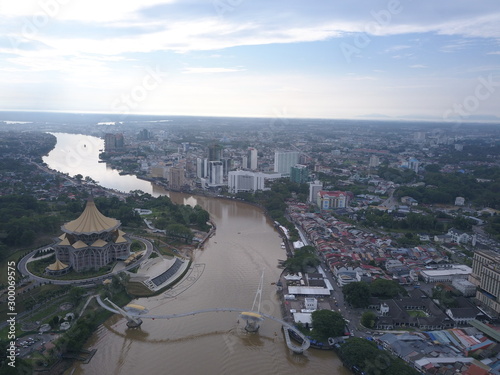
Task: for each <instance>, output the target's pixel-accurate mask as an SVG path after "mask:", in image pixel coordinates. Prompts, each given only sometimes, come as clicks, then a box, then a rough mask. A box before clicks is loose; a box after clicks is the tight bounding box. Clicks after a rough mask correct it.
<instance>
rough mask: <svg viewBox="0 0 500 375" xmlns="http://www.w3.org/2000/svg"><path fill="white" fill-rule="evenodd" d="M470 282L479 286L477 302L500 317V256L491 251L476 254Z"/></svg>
mask: <svg viewBox="0 0 500 375" xmlns="http://www.w3.org/2000/svg"><path fill="white" fill-rule="evenodd" d="M469 281H470V282H471V283H472V284H474V285H476V286H477V291H476V300H477V301H478V302H479V304H480V306H482V307H483V308H485V309H486V311H487V312H489V313H491V315H493V316H494V317H498V316H499V315H500V254H498V253H496V252H494V251H491V250H481V251H476V252H474V258H473V260H472V274H471V275H470V276H469Z"/></svg>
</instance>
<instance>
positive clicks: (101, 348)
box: [44, 133, 349, 375]
mask: <svg viewBox="0 0 500 375" xmlns="http://www.w3.org/2000/svg"><path fill="white" fill-rule="evenodd" d="M54 135H55V136H56V137H57V145H56V147H55V149H54V150H52V151H51V152H50V154H49V155H48V156H47V157H45V158H44V162H45V163H46V164H47V165H48V166H49V167H50V168H52V169H56V170H59V171H61V172H63V173H69V174H70V175H71V176H73V175H75V174H78V173H79V174H81V175H82V176H84V177H85V176H89V177H91V178H93V179H94V180H96V181H98V182H99V184H100V185H102V186H105V187H108V188H114V189H117V190H121V191H130V190H136V189H140V190H143V191H144V192H148V193H150V194H153V195H155V196H158V195H162V194H163V195H168V196H170V198H171V199H172V201H174V202H176V203H182V204H190V205H194V204H200V205H201V206H202V207H203V208H205V209H206V210H207V211H208V212H209V213H210V216H211V218H212V220H213V221H214V222H215V224H216V226H217V232H216V234H215V236H213V237H212V238H211V239H210V240H209V241H208V242H207V243H206V245H205V247H204V249H203V250H199V251H198V252H196V253H195V254H194V259H193V264H195V265H196V267H195V270H194V271H193V273H192V274H191V275H188V276H187V278H188V279H189V280H186V283H185V284H180V285H179V286H178V287H174V289H173V290H171V291H170V292H168V293H166V294H162V295H159V296H156V297H152V298H141V299H138V300H136V301H134V303H138V304H141V305H143V306H145V307H146V308H148V309H149V310H150V313H151V314H155V315H160V314H174V313H183V312H188V311H194V310H200V309H205V308H214V307H227V308H242V309H250V308H251V307H252V303H253V300H254V297H255V292H256V290H257V288H258V284H259V281H260V275H261V273H262V272H264V288H263V292H262V304H261V311H262V312H265V313H267V314H271V315H273V316H276V317H281V312H280V304H279V301H278V299H277V296H276V286H275V285H273V283H274V282H276V281H277V280H278V277H279V275H280V272H281V270H280V269H278V268H277V267H276V266H277V264H278V259H285V258H286V254H285V252H284V250H283V249H281V247H280V243H281V239H280V237H279V235H278V233H277V232H276V231H275V229H274V228H273V226H272V222H270V221H269V220H268V219H267V218H266V217H265V216H264V215H263V213H262V211H261V210H260V209H258V208H256V207H253V206H251V205H247V204H244V203H241V202H235V201H231V200H224V199H217V198H207V197H199V196H192V195H187V194H180V193H173V192H167V191H165V190H163V189H162V188H161V187H158V186H154V185H152V184H150V183H148V182H145V181H142V180H139V179H137V178H136V177H134V176H120V175H119V174H118V172H117V171H114V170H112V169H109V168H107V167H106V165H105V163H98V154H99V150H100V149H102V148H103V141H102V140H100V139H99V138H95V137H89V136H83V135H74V134H62V133H55V134H54ZM194 280H196V281H195V282H194V283H191V282H190V281H194ZM183 285H190V286H189V287H188V288H183V287H182V286H183ZM125 323H126V320H125V319H123V318H122V317H121V316H117V315H115V316H113V317H111V318H110V319H109V320H108V321H106V322H105V323H104V324H103V325H102V326H101V327H99V329H98V330H97V332H96V333H95V334H94V335H93V336H92V337H91V339H90V340H89V342H88V343H87V345H86V347H87V348H89V349H90V348H96V349H97V352H96V354H95V356H94V358H93V359H92V360H91V361H90V363H88V364H80V363H77V364H76V365H75V366H74V367H73V368H72V369H71V371H74V372H71V371H70V372H68V373H73V374H75V375H77V374H88V375H95V374H103V375H107V374H120V375H121V374H134V375H135V374H145V375H150V374H151V375H154V374H167V373H169V374H183V375H191V374H204V375H212V374H214V375H219V374H244V375H246V374H248V375H253V374H273V375H274V374H276V375H277V374H327V373H328V374H349V372H348V371H347V369H346V368H344V367H343V366H342V363H341V362H340V360H339V359H338V358H337V356H336V355H335V353H333V352H331V351H319V350H315V349H309V350H308V351H307V352H306V353H305V354H303V355H296V354H293V353H291V352H290V350H289V349H288V348H287V346H286V344H285V340H284V337H283V333H282V331H281V326H280V324H278V323H276V322H273V321H264V322H262V324H261V328H260V330H259V332H258V333H257V334H255V333H247V332H246V331H245V329H244V322H243V321H239V320H238V314H237V313H230V312H217V313H214V312H213V313H206V314H200V315H196V316H190V317H183V318H176V319H170V320H164V319H162V320H158V319H157V320H149V319H145V320H144V323H143V324H142V326H141V328H140V329H138V330H130V329H127V327H126V325H125Z"/></svg>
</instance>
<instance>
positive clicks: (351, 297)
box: [342, 281, 370, 308]
mask: <svg viewBox="0 0 500 375" xmlns="http://www.w3.org/2000/svg"><path fill="white" fill-rule="evenodd" d="M342 293H344V298H345V300H346V301H347V302H348V303H349V304H351V305H352V306H353V307H355V308H360V307H367V306H368V300H369V298H370V287H369V286H368V284H367V283H365V282H363V281H360V282H354V283H349V284H347V285H344V287H343V288H342Z"/></svg>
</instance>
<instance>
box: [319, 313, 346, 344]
mask: <svg viewBox="0 0 500 375" xmlns="http://www.w3.org/2000/svg"><path fill="white" fill-rule="evenodd" d="M345 323H346V322H345V320H344V318H343V317H342V315H341V314H340V313H339V312H337V311H331V310H316V311H314V312H313V313H312V325H313V327H314V332H315V333H316V334H317V335H318V336H319V337H322V338H323V339H327V338H328V337H337V336H342V335H343V334H344V330H345Z"/></svg>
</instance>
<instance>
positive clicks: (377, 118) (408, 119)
mask: <svg viewBox="0 0 500 375" xmlns="http://www.w3.org/2000/svg"><path fill="white" fill-rule="evenodd" d="M4 112H25V113H59V114H74V115H79V114H87V115H110V116H120V115H121V116H123V117H124V119H126V118H127V117H129V116H158V117H162V116H165V117H208V118H238V119H244V118H250V119H252V118H253V119H276V120H277V121H279V120H282V121H287V120H294V119H297V120H340V121H343V120H349V121H352V120H366V121H403V122H429V123H442V124H448V125H459V124H461V123H466V124H474V123H480V124H496V125H500V118H499V117H497V116H495V115H491V116H493V117H495V119H491V120H474V119H467V118H463V119H460V120H459V121H458V120H457V121H446V120H444V119H439V118H437V117H436V118H434V117H432V118H429V117H425V118H419V117H410V116H411V115H404V116H408V117H394V116H389V115H383V114H373V115H358V116H356V117H280V116H258V115H252V116H248V115H247V116H245V115H242V116H235V115H186V114H165V113H128V114H126V115H124V114H123V113H115V112H101V111H82V110H79V111H77V110H44V109H0V113H4ZM485 116H487V115H485ZM0 121H9V120H0ZM12 121H14V120H12ZM113 122H116V123H119V122H125V120H121V121H113Z"/></svg>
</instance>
